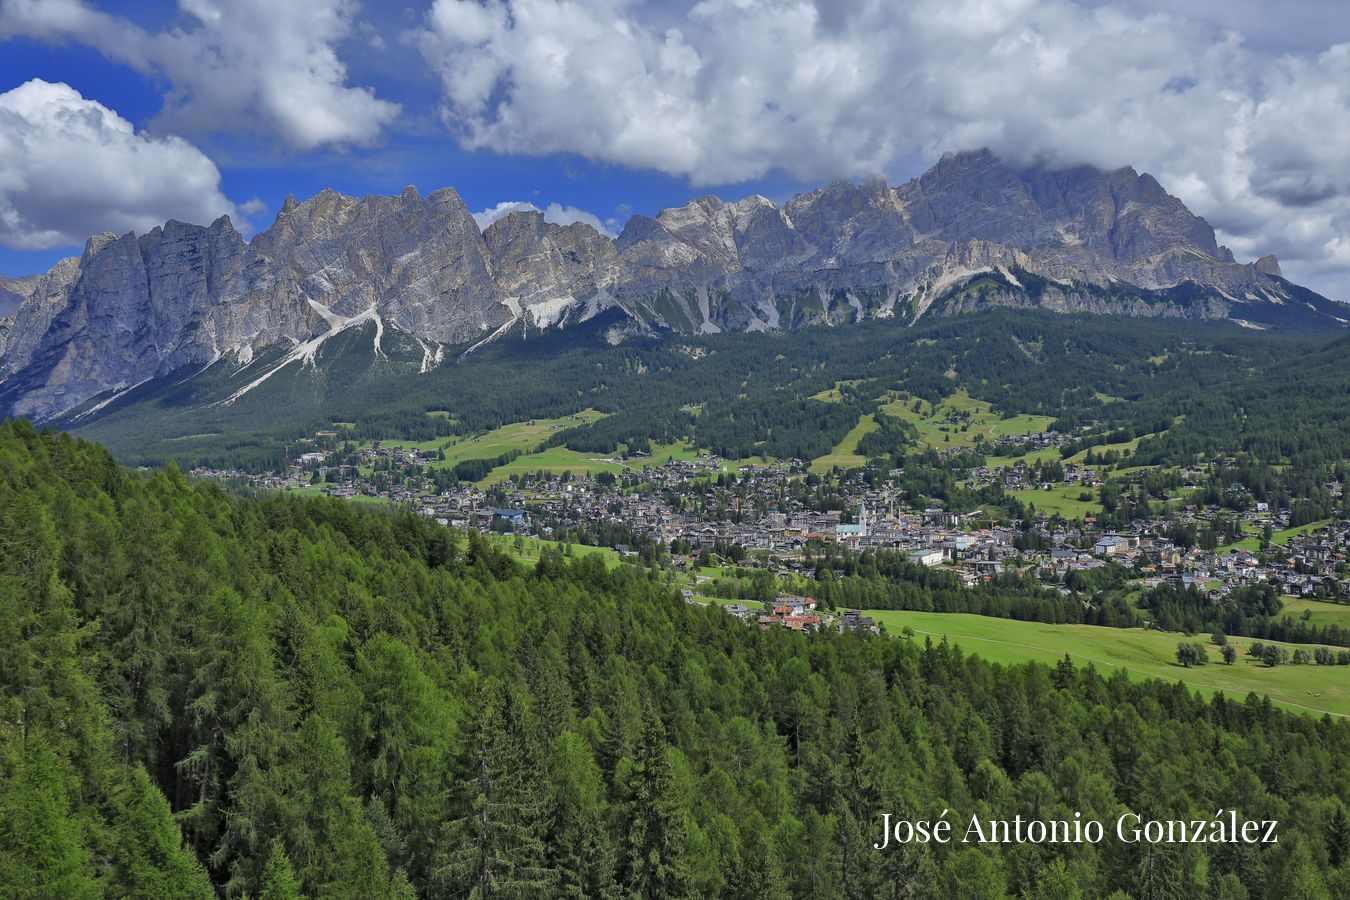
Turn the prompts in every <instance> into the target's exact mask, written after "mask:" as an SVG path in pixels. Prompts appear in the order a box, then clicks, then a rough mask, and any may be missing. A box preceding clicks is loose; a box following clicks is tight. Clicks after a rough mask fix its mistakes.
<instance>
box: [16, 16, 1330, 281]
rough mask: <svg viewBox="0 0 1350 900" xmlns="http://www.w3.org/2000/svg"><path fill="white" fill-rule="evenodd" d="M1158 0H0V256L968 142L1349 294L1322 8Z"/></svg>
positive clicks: (714, 181) (652, 207)
mask: <svg viewBox="0 0 1350 900" xmlns="http://www.w3.org/2000/svg"><path fill="white" fill-rule="evenodd" d="M1174 6H1176V4H1166V3H1162V2H1154V0H1120V2H1099V0H905V2H893V3H875V2H869V0H700V2H697V3H692V2H678V0H673V2H644V0H409V2H408V3H407V4H406V5H397V6H395V5H389V4H377V3H373V2H365V3H362V2H358V0H303V2H302V0H229V2H226V0H178V2H174V0H153V2H151V0H147V2H122V3H105V2H100V0H0V274H5V275H19V274H27V273H30V272H35V271H41V270H44V269H46V268H47V267H49V266H50V264H51V263H52V262H53V261H54V260H56V259H57V258H59V257H61V256H65V255H71V254H73V253H78V252H79V248H80V246H81V245H82V243H83V239H84V237H85V236H87V235H88V234H90V233H93V232H96V231H102V230H114V231H125V230H128V229H131V230H137V231H143V230H145V229H146V228H148V227H150V226H151V225H153V224H154V223H156V222H159V221H163V220H164V219H166V218H170V217H173V218H180V219H185V220H188V221H201V220H204V219H210V218H214V216H216V215H219V214H220V213H222V212H227V213H229V214H231V215H232V216H233V217H234V219H235V221H236V223H237V224H239V225H240V226H241V230H246V231H247V230H250V229H251V230H258V229H261V228H265V227H267V225H268V224H269V223H270V222H271V220H272V218H273V216H274V215H275V213H276V210H277V209H278V208H279V207H280V205H281V203H282V201H283V199H284V197H285V196H286V195H287V194H295V195H296V196H297V197H298V198H300V199H304V198H306V197H308V196H311V195H313V194H314V193H316V192H318V191H319V190H321V189H323V188H325V187H332V188H335V189H337V190H340V191H343V192H344V193H350V194H358V195H359V194H366V193H394V192H397V191H399V190H401V189H402V188H403V186H405V185H407V184H413V185H416V186H417V187H418V188H419V189H420V190H422V191H424V192H426V191H430V190H434V189H436V188H439V187H444V186H447V185H448V186H452V187H454V188H456V189H457V190H458V191H459V192H460V193H461V195H463V197H464V199H465V202H466V203H467V204H468V205H469V208H470V209H471V210H473V211H475V212H479V211H483V210H488V209H490V208H491V207H493V206H495V205H497V204H500V203H504V202H507V201H517V202H526V203H531V204H533V205H535V206H538V207H539V208H541V209H543V208H548V207H549V205H550V204H557V206H558V209H557V211H556V212H552V213H550V215H552V216H555V217H557V218H560V219H564V220H566V219H575V218H582V219H583V220H584V221H591V222H594V223H596V224H599V225H600V226H601V227H603V228H607V229H609V230H611V231H613V230H617V229H618V228H620V227H621V226H622V223H623V222H624V221H625V220H626V218H627V217H628V216H629V215H631V214H632V213H634V212H640V213H647V214H653V213H655V212H656V211H657V210H659V209H660V208H662V207H665V206H674V205H680V204H682V203H684V202H686V201H687V200H688V199H690V198H691V197H693V196H698V195H701V194H705V193H715V194H718V195H720V196H723V197H727V198H734V197H739V196H744V195H746V194H750V193H761V194H764V195H765V196H767V197H769V198H771V199H773V200H777V201H781V200H784V199H786V198H787V197H788V196H790V195H791V194H792V193H795V192H796V191H799V190H804V189H809V188H812V187H815V186H817V185H819V184H821V183H824V182H827V181H830V180H834V179H837V178H857V177H863V176H867V175H871V174H877V173H880V174H883V175H885V176H886V177H887V178H888V179H889V180H890V181H891V182H892V183H895V182H898V181H902V180H904V179H906V178H909V177H912V176H914V175H916V174H918V173H919V172H921V171H922V170H923V168H925V167H926V165H927V164H929V163H931V162H932V161H933V160H934V159H936V157H937V156H938V155H940V154H941V153H942V152H943V151H945V150H960V149H971V148H974V147H980V146H988V147H990V148H991V149H993V150H995V152H998V153H1000V154H1002V155H1004V156H1005V157H1009V158H1013V159H1016V160H1022V161H1028V162H1030V161H1036V162H1040V163H1048V164H1051V165H1054V164H1066V165H1068V164H1077V163H1091V164H1095V165H1099V166H1103V167H1114V166H1120V165H1134V166H1135V167H1136V168H1138V169H1140V170H1141V171H1150V172H1152V173H1153V174H1154V175H1156V176H1157V177H1158V178H1159V180H1160V181H1161V182H1162V183H1163V185H1164V186H1165V187H1167V188H1168V189H1169V190H1170V191H1171V192H1172V193H1175V194H1177V195H1178V196H1179V197H1181V199H1182V200H1184V201H1185V202H1186V203H1187V204H1188V205H1189V206H1190V207H1191V208H1192V209H1193V210H1195V211H1196V212H1198V213H1200V214H1201V215H1204V216H1206V218H1208V219H1209V220H1210V222H1211V224H1213V225H1214V226H1215V227H1216V229H1217V230H1218V231H1219V236H1220V240H1221V241H1223V242H1225V243H1227V244H1228V245H1229V246H1231V247H1232V248H1233V250H1234V252H1235V254H1236V255H1237V256H1238V258H1239V259H1254V258H1256V257H1257V256H1260V255H1264V254H1266V253H1275V254H1277V255H1278V256H1279V257H1280V259H1281V262H1282V264H1283V265H1284V268H1285V272H1286V274H1287V275H1290V276H1291V277H1293V278H1295V279H1297V280H1300V281H1302V282H1304V283H1307V284H1309V285H1311V286H1313V287H1314V288H1317V289H1319V290H1322V291H1323V292H1324V293H1327V294H1328V295H1329V296H1333V297H1335V298H1337V299H1350V17H1346V16H1345V15H1344V14H1343V12H1342V10H1341V6H1340V4H1339V3H1336V2H1330V0H1292V2H1289V3H1285V4H1281V5H1280V7H1279V9H1273V8H1272V7H1271V5H1270V4H1265V3H1261V2H1258V0H1226V2H1222V3H1220V2H1217V0H1213V2H1211V0H1194V2H1191V3H1188V4H1185V11H1184V13H1179V12H1177V11H1176V10H1175V9H1173V8H1172V7H1174ZM35 80H36V81H35Z"/></svg>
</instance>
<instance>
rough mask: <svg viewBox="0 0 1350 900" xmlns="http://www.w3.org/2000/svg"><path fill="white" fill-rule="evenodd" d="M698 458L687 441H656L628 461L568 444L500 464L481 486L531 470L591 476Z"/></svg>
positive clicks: (696, 452) (480, 483) (481, 482)
mask: <svg viewBox="0 0 1350 900" xmlns="http://www.w3.org/2000/svg"><path fill="white" fill-rule="evenodd" d="M697 457H698V451H697V450H696V449H695V448H693V447H691V446H689V445H688V444H684V443H680V444H653V445H652V454H651V456H645V457H642V458H641V459H626V460H621V459H619V458H617V456H601V455H600V454H597V453H580V452H578V451H576V450H569V449H567V448H566V447H549V448H548V449H547V450H540V451H539V452H537V453H527V454H525V455H524V456H517V457H516V458H515V459H513V460H511V461H510V462H509V463H507V464H506V465H504V466H498V467H497V468H495V469H493V470H492V471H491V472H490V473H489V474H488V476H487V477H486V478H484V479H483V480H482V481H480V482H479V485H481V486H487V485H490V484H495V483H497V482H499V481H505V480H506V479H508V478H510V477H511V476H512V475H513V474H521V475H523V474H526V473H531V472H549V473H551V474H554V475H561V474H562V473H563V472H571V473H572V474H573V475H582V474H586V475H591V476H594V475H597V474H599V473H600V472H611V473H613V474H615V475H617V474H619V473H620V472H623V471H624V470H625V469H645V468H648V467H650V466H663V465H665V464H666V463H667V462H669V461H670V460H672V459H682V460H685V461H692V460H694V459H696V458H697Z"/></svg>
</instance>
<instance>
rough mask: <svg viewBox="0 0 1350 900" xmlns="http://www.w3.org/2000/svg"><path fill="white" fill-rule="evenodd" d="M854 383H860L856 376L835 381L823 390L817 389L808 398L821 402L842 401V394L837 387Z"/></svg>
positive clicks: (849, 385)
mask: <svg viewBox="0 0 1350 900" xmlns="http://www.w3.org/2000/svg"><path fill="white" fill-rule="evenodd" d="M855 384H862V382H861V381H860V380H858V379H856V378H855V379H852V380H849V381H836V382H835V383H834V387H830V388H826V389H825V390H823V391H817V392H816V393H814V394H812V395H811V398H810V399H812V400H819V401H820V402H821V403H842V402H843V401H844V395H843V392H841V391H840V390H839V389H840V388H841V387H851V386H853V385H855Z"/></svg>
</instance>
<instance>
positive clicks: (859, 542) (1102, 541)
mask: <svg viewBox="0 0 1350 900" xmlns="http://www.w3.org/2000/svg"><path fill="white" fill-rule="evenodd" d="M1056 437H1057V436H1054V435H1033V436H1027V437H1026V438H1024V439H1023V440H1025V441H1029V442H1035V441H1042V442H1044V441H1051V440H1052V439H1054V438H1056ZM1028 449H1038V448H1037V447H1034V446H1032V447H1028ZM434 462H435V453H434V451H432V452H428V451H424V450H419V449H417V448H410V447H404V446H381V445H379V444H375V445H374V446H370V447H364V448H361V449H358V450H346V451H337V450H335V449H329V450H326V451H314V452H311V453H308V454H303V455H300V456H298V457H297V458H296V459H295V460H294V461H293V462H292V463H291V465H290V466H289V468H288V470H287V471H286V473H285V474H284V475H275V474H272V475H257V476H250V475H246V474H245V473H243V472H241V471H237V470H205V469H200V470H196V471H195V474H198V475H202V476H205V477H213V478H239V479H247V480H249V481H250V482H251V483H253V484H254V485H256V486H258V487H264V488H274V489H288V488H290V489H297V488H301V489H308V490H322V491H323V492H325V493H328V494H330V495H332V496H336V497H345V498H350V497H355V496H358V495H364V496H374V497H380V498H382V499H386V500H390V501H395V502H403V503H407V504H410V505H411V506H413V507H414V508H415V509H416V510H417V511H418V512H419V513H420V514H422V515H424V516H427V517H428V518H431V519H434V520H435V521H437V522H439V523H441V524H443V525H447V526H453V527H459V528H475V529H480V530H492V531H497V532H506V533H518V534H534V535H539V536H542V537H549V536H551V535H553V534H556V533H558V532H559V531H560V530H568V529H576V528H582V527H586V528H592V529H593V528H595V527H596V526H602V525H617V526H623V527H624V529H626V530H628V531H629V532H631V533H632V534H634V535H639V536H642V537H646V538H650V539H651V540H653V541H655V542H656V543H658V544H660V545H661V546H663V547H668V548H672V553H673V556H672V562H673V563H674V565H675V566H677V567H680V566H688V565H692V564H693V563H694V562H695V561H696V560H701V559H706V558H707V557H708V556H709V555H710V554H711V553H712V552H713V551H714V550H725V548H729V547H735V548H739V549H740V550H741V551H743V553H744V555H746V556H748V557H749V558H751V559H756V558H758V559H760V560H763V561H765V562H764V564H766V565H769V564H770V563H769V562H768V561H769V560H772V561H773V563H772V564H774V565H778V566H782V567H786V568H787V569H790V568H791V567H792V566H793V564H794V563H799V562H800V561H802V560H804V559H806V558H808V557H809V556H810V555H811V553H812V552H813V551H814V550H816V549H818V548H819V547H821V546H822V545H834V546H837V547H839V548H841V549H846V550H849V551H854V552H863V551H867V550H888V551H893V552H897V553H903V554H905V555H906V556H907V557H908V558H909V560H910V561H911V562H913V563H915V564H917V565H923V566H944V567H946V568H947V569H948V570H950V571H952V572H954V573H955V574H956V575H957V576H958V577H959V578H960V580H961V581H962V583H964V584H966V585H969V586H973V585H976V584H979V583H981V582H985V581H988V580H990V579H992V578H994V577H995V576H997V575H998V574H999V573H1001V572H1004V571H1007V570H1015V571H1018V572H1031V573H1034V574H1036V575H1037V576H1038V577H1040V579H1041V580H1042V581H1043V582H1045V583H1047V584H1051V585H1062V584H1063V583H1064V582H1065V581H1066V580H1067V579H1068V577H1069V575H1070V573H1072V572H1074V571H1076V570H1078V571H1082V570H1090V569H1094V568H1098V567H1101V566H1105V565H1108V564H1111V563H1116V564H1119V565H1121V566H1124V567H1127V568H1129V569H1132V570H1134V572H1136V573H1137V576H1138V577H1140V578H1142V579H1144V581H1145V582H1146V583H1163V582H1170V583H1177V584H1185V585H1193V586H1196V587H1200V588H1202V589H1205V590H1209V591H1213V592H1215V593H1216V594H1222V593H1224V592H1227V591H1228V590H1231V589H1232V588H1234V587H1236V586H1239V585H1243V584H1251V583H1256V582H1268V583H1271V584H1274V585H1276V586H1277V587H1278V588H1279V590H1280V591H1281V592H1282V593H1287V594H1294V595H1298V596H1320V597H1329V598H1337V597H1341V598H1346V599H1350V577H1347V551H1350V523H1347V522H1345V521H1337V522H1332V523H1329V524H1327V525H1326V526H1325V527H1322V528H1320V529H1317V530H1316V531H1312V532H1310V533H1308V534H1303V535H1298V536H1296V537H1293V538H1291V539H1290V540H1289V541H1288V542H1287V543H1285V544H1284V545H1283V546H1279V545H1272V546H1271V547H1270V548H1267V550H1266V551H1265V552H1259V553H1258V552H1252V551H1250V550H1245V549H1230V550H1228V551H1227V552H1225V551H1224V550H1222V549H1220V550H1204V549H1201V548H1199V547H1196V546H1190V547H1182V546H1178V545H1176V544H1175V543H1174V542H1173V541H1172V540H1170V539H1169V538H1168V537H1167V536H1166V535H1167V534H1168V533H1170V531H1169V528H1170V527H1172V526H1175V525H1176V524H1177V523H1178V522H1180V523H1183V524H1184V523H1187V522H1193V523H1203V522H1204V521H1205V520H1206V519H1207V518H1212V517H1213V516H1215V515H1216V514H1217V510H1216V509H1213V508H1204V507H1196V506H1189V507H1186V508H1185V509H1184V510H1182V511H1181V512H1180V514H1179V515H1178V514H1177V513H1176V512H1175V511H1174V513H1173V514H1172V516H1171V517H1170V518H1167V519H1163V518H1161V517H1159V518H1156V519H1145V520H1137V521H1135V522H1133V523H1132V524H1131V525H1130V526H1129V528H1128V529H1127V530H1124V531H1119V532H1108V531H1103V530H1102V529H1100V528H1098V527H1097V526H1096V523H1095V521H1094V520H1093V519H1091V518H1090V517H1089V518H1085V519H1084V520H1083V521H1082V522H1078V523H1068V524H1060V525H1058V526H1057V529H1056V530H1054V531H1051V530H1050V525H1049V524H1047V523H1046V522H1045V521H1044V520H1041V521H1038V522H1036V523H1034V524H1033V525H1031V527H1030V528H1022V527H1020V524H1019V523H1006V524H1001V525H1000V524H990V523H991V521H992V519H991V517H989V516H986V515H985V514H984V512H983V511H981V510H976V511H974V512H971V513H964V514H963V513H957V512H953V511H949V510H945V509H943V508H941V507H939V506H934V505H929V506H925V507H923V508H914V505H913V503H912V502H911V500H910V498H908V497H906V496H905V495H904V494H903V492H902V491H900V490H899V489H898V488H897V487H895V486H894V484H893V483H892V481H891V480H876V481H875V482H868V481H865V480H862V479H844V480H843V481H842V482H840V483H839V484H838V485H837V486H834V487H833V488H832V489H833V490H835V491H836V492H837V493H836V494H834V495H832V496H831V502H832V503H833V504H834V505H835V506H836V508H822V502H821V500H820V497H819V495H816V494H811V493H810V492H807V491H803V490H801V489H800V486H801V483H802V481H803V477H802V476H803V475H804V474H805V469H804V466H803V465H802V464H801V463H790V464H789V463H780V464H771V465H758V466H745V465H742V466H739V467H736V468H735V469H733V468H732V467H731V466H730V465H729V464H728V463H726V462H725V461H724V460H721V459H719V458H717V457H714V456H711V455H707V454H704V455H701V456H699V457H698V458H696V459H693V460H671V461H669V462H667V463H665V464H662V465H655V466H649V467H647V468H642V469H636V468H632V469H626V470H624V473H623V474H622V475H621V476H619V477H614V476H612V475H611V476H608V477H605V476H601V477H591V476H588V475H585V474H583V475H581V476H579V477H571V478H568V479H562V478H558V477H541V478H525V479H519V480H514V481H504V482H501V483H499V484H496V485H493V486H491V487H488V488H483V487H479V486H477V485H475V484H473V483H468V482H459V483H452V484H449V485H445V486H442V487H439V488H438V486H437V480H436V479H435V477H434V475H433V469H432V467H431V466H432V464H433V463H434ZM1063 469H1064V478H1065V481H1066V482H1068V483H1071V484H1079V485H1082V486H1084V487H1085V488H1088V487H1091V486H1093V485H1096V484H1097V483H1098V480H1099V479H1100V477H1101V475H1100V473H1099V472H1098V470H1096V469H1094V468H1092V467H1089V466H1083V465H1075V464H1068V463H1066V464H1064V466H1063ZM1035 471H1036V467H1035V465H1034V464H1031V465H1029V464H1027V463H1026V462H1023V461H1018V462H1014V463H1012V464H1011V465H1006V466H999V467H987V466H981V467H978V468H975V469H972V470H969V471H968V472H967V476H968V479H969V482H968V483H969V484H971V485H973V486H979V485H981V484H988V483H993V481H994V480H998V481H999V483H1001V484H1002V485H1003V486H1004V487H1005V489H1007V490H1016V489H1019V488H1021V487H1037V486H1039V485H1037V484H1035V483H1034V482H1033V481H1032V477H1033V474H1034V473H1035ZM1202 475H1203V473H1202V472H1201V471H1200V470H1199V469H1196V470H1194V471H1193V472H1187V473H1185V476H1186V477H1185V481H1184V482H1183V483H1185V482H1189V483H1193V484H1194V483H1199V481H1200V479H1201V477H1202ZM1338 487H1339V486H1338ZM1243 517H1244V518H1243V525H1244V526H1245V527H1247V528H1248V529H1249V530H1255V531H1259V529H1260V528H1261V527H1263V526H1271V527H1273V528H1275V529H1279V528H1282V527H1283V526H1284V523H1285V522H1287V512H1286V511H1279V510H1270V509H1268V508H1267V507H1266V505H1265V504H1264V503H1255V504H1252V505H1251V509H1250V511H1249V512H1247V513H1244V514H1243ZM757 615H760V616H769V617H774V618H776V619H778V620H780V621H778V624H781V625H784V626H786V627H789V628H795V629H799V630H808V629H810V628H813V627H818V626H819V624H820V622H819V620H818V618H817V619H815V620H813V618H812V617H813V616H817V614H816V613H815V612H814V610H805V609H795V610H794V611H791V612H787V613H780V611H779V610H778V609H777V608H775V609H773V610H767V611H763V612H759V613H757Z"/></svg>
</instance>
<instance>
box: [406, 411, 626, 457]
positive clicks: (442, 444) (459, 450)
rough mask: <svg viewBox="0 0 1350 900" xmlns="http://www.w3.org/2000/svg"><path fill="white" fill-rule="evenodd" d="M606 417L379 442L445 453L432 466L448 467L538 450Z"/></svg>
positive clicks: (585, 415)
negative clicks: (555, 436)
mask: <svg viewBox="0 0 1350 900" xmlns="http://www.w3.org/2000/svg"><path fill="white" fill-rule="evenodd" d="M604 417H605V413H602V412H599V411H597V410H594V409H584V410H582V411H581V412H579V413H577V414H575V415H571V416H560V417H558V418H556V419H531V420H530V421H528V422H512V423H511V424H509V425H503V426H502V427H501V428H494V429H493V430H492V431H489V432H487V433H485V434H480V435H474V436H473V437H465V438H436V439H434V440H430V441H381V442H380V446H382V447H405V448H415V449H417V450H424V451H429V452H431V451H435V450H438V449H439V450H444V451H445V460H444V462H440V461H438V462H436V463H433V465H434V466H437V467H444V468H448V467H451V466H454V465H456V464H457V463H461V462H463V461H464V460H466V459H492V458H494V457H497V456H501V455H502V454H503V453H510V452H511V451H512V450H519V451H521V452H522V453H529V452H531V451H533V450H536V449H538V447H539V445H540V444H542V443H543V442H544V441H545V440H546V439H547V438H548V436H549V435H551V434H552V433H553V432H555V431H558V430H560V429H563V428H570V427H572V426H573V425H587V424H590V423H591V422H595V421H598V420H600V419H603V418H604Z"/></svg>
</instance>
